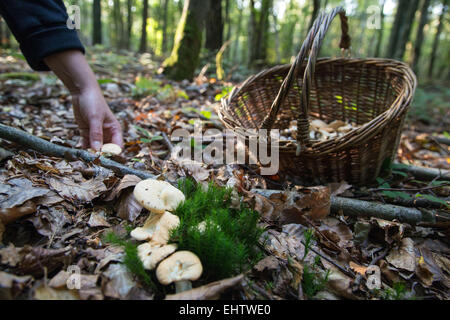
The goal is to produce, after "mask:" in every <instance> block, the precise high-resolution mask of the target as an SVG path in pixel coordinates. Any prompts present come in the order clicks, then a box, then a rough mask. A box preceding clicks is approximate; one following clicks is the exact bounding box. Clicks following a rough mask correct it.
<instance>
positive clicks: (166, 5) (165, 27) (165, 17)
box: [161, 0, 169, 55]
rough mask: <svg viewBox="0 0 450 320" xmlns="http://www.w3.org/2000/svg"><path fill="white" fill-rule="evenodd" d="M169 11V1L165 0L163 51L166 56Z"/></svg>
mask: <svg viewBox="0 0 450 320" xmlns="http://www.w3.org/2000/svg"><path fill="white" fill-rule="evenodd" d="M168 9H169V0H164V5H163V30H162V33H163V34H162V44H161V50H162V54H163V55H164V54H165V53H166V52H167V14H168Z"/></svg>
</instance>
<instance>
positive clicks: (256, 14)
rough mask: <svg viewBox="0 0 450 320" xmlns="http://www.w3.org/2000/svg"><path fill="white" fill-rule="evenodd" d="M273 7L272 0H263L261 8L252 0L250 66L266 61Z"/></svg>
mask: <svg viewBox="0 0 450 320" xmlns="http://www.w3.org/2000/svg"><path fill="white" fill-rule="evenodd" d="M271 7H272V0H261V9H260V10H257V9H256V8H255V1H254V0H250V28H251V34H250V35H251V37H250V55H249V66H250V67H256V66H259V65H263V64H265V62H266V58H267V42H268V35H269V30H268V29H269V12H270V8H271Z"/></svg>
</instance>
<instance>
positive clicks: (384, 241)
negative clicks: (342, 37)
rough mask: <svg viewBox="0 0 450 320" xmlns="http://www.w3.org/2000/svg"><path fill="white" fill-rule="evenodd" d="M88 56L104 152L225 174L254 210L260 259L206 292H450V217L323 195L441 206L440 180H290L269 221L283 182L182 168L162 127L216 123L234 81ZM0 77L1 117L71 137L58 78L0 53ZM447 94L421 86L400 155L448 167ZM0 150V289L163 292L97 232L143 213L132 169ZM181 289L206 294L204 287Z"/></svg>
mask: <svg viewBox="0 0 450 320" xmlns="http://www.w3.org/2000/svg"><path fill="white" fill-rule="evenodd" d="M89 60H90V63H91V65H92V67H93V69H94V71H95V72H96V74H97V76H98V78H99V79H100V81H99V82H100V83H101V87H102V89H103V92H104V95H105V97H106V99H107V101H108V103H109V105H110V107H111V108H112V110H113V112H114V113H115V114H116V116H117V117H118V119H119V121H120V122H121V124H122V126H123V128H124V139H125V149H124V152H123V153H122V154H121V155H120V156H118V157H115V158H114V160H116V161H118V162H121V163H123V164H126V165H127V166H129V167H133V168H135V169H140V170H145V171H148V172H150V173H152V174H155V175H161V176H162V177H164V179H166V180H168V181H176V180H177V179H178V178H180V177H183V176H187V175H188V176H191V177H193V178H194V179H195V180H197V182H200V183H204V182H206V181H211V180H212V181H214V182H216V183H217V184H219V185H227V182H229V181H230V179H233V180H234V184H235V185H237V186H238V187H239V190H240V191H242V193H241V196H242V201H244V202H246V203H249V204H250V205H252V206H253V207H254V209H255V210H256V211H258V212H259V213H260V215H261V225H262V226H263V227H265V229H266V231H265V234H264V235H265V239H266V241H265V242H264V244H263V245H262V249H263V252H264V253H265V258H264V259H262V260H261V261H259V262H258V263H257V264H256V265H255V266H253V268H252V269H251V270H248V271H246V272H244V275H243V277H240V278H232V279H224V281H222V282H220V283H218V284H217V286H216V289H215V291H214V297H217V295H221V296H222V297H226V298H231V299H306V298H307V299H449V298H450V291H449V288H450V247H449V244H450V241H449V239H450V222H440V223H434V224H431V223H419V224H415V225H414V224H408V223H400V222H398V221H388V220H382V219H379V218H374V217H372V218H371V217H354V216H345V215H338V214H329V203H330V195H332V196H341V197H347V198H355V199H362V200H366V201H374V202H377V203H394V204H399V203H400V204H402V205H408V206H410V207H420V206H425V207H428V208H426V209H428V210H431V211H432V212H433V213H437V214H439V213H442V214H445V213H449V212H450V210H449V208H450V207H449V196H450V187H449V185H448V180H447V182H445V181H440V180H439V179H437V180H434V181H431V182H430V181H420V180H418V179H414V177H411V176H408V175H407V174H405V173H403V172H401V171H395V170H394V174H392V175H391V176H389V177H386V178H382V179H381V178H380V179H378V181H377V184H378V185H375V186H367V187H364V188H357V187H354V186H351V185H349V184H347V183H345V182H341V183H337V184H330V185H328V186H319V187H311V188H306V187H305V188H299V187H297V188H292V186H291V190H294V191H295V192H298V193H299V194H304V195H306V196H305V197H304V198H305V199H306V200H304V201H303V202H302V203H297V204H296V205H295V206H294V207H295V216H296V218H295V219H294V220H292V219H291V220H290V221H285V220H283V219H280V217H282V216H283V214H284V213H285V212H287V211H289V212H291V213H292V210H293V205H292V203H288V201H285V200H286V198H285V197H286V195H285V194H284V191H283V190H284V189H286V187H287V184H285V183H283V182H281V181H279V180H277V177H276V176H275V177H272V178H271V179H265V178H263V177H262V176H259V175H258V174H256V173H255V172H254V171H252V170H247V169H246V168H243V167H239V166H236V165H221V166H207V165H204V164H198V165H186V164H183V163H177V162H176V161H175V160H174V159H169V158H170V152H169V147H170V143H168V142H167V140H166V139H165V138H164V134H170V132H171V131H172V130H174V129H175V128H185V129H187V130H189V131H190V132H192V131H193V128H194V127H193V124H194V121H195V120H197V119H198V120H200V121H202V122H203V127H204V128H205V129H206V128H211V127H220V122H219V120H218V118H217V115H216V113H215V112H214V108H215V107H216V106H217V104H218V100H219V98H220V97H221V96H222V95H223V94H224V93H226V90H227V88H229V87H230V86H233V85H235V84H237V83H228V82H220V81H217V80H216V79H215V78H212V77H211V78H207V77H205V76H202V77H198V78H197V79H196V80H195V81H193V82H192V83H191V82H188V81H184V82H171V81H168V80H167V79H165V78H164V77H162V76H159V75H157V69H158V64H157V63H155V62H154V61H152V60H151V58H150V56H148V55H139V56H135V55H131V54H129V55H117V54H113V53H109V52H102V51H99V50H92V51H91V53H90V54H89ZM24 73H26V74H24ZM0 87H1V91H0V122H1V123H2V124H5V125H9V126H12V127H15V128H18V129H22V130H25V131H27V132H28V133H30V134H33V135H35V136H38V137H41V138H44V139H47V140H49V141H51V142H53V143H55V144H60V145H64V146H68V147H76V146H77V142H78V139H79V136H77V126H76V124H75V122H74V117H73V114H72V111H71V108H70V105H71V101H70V96H69V95H68V92H67V90H66V89H65V88H64V87H63V85H62V84H61V82H60V81H59V80H57V78H56V77H55V76H53V75H52V74H49V73H39V74H38V73H33V72H32V71H31V70H30V69H29V67H28V66H27V65H26V62H25V61H23V59H22V58H21V57H20V56H19V55H13V54H6V53H3V54H2V55H0ZM449 91H450V89H449V88H448V87H443V86H436V85H434V86H431V85H428V86H424V87H420V88H419V89H418V91H417V94H416V99H415V103H414V106H413V108H412V110H411V111H410V115H409V117H408V120H407V123H406V125H405V128H404V131H403V135H402V138H401V143H400V148H399V152H398V157H397V162H399V163H404V164H413V165H417V166H425V167H431V168H441V169H446V170H448V169H450V155H449V152H450V147H449V145H448V144H446V142H447V143H448V139H450V137H449V133H448V132H445V130H446V128H447V130H448V128H449V127H450V114H449V107H448V106H449V105H450V92H449ZM0 146H1V148H2V149H3V150H0V151H1V153H0V161H1V163H0V180H1V185H0V214H2V215H11V216H14V215H25V216H23V217H21V218H20V219H17V220H15V221H11V222H10V223H8V224H6V223H5V226H3V229H2V225H1V223H0V239H1V236H2V238H3V241H2V242H3V244H1V243H0V297H1V298H11V299H49V298H53V299H161V298H164V296H161V295H160V294H158V293H155V292H152V289H151V288H149V287H146V286H145V284H143V283H141V282H140V281H139V279H137V278H136V277H135V276H134V275H133V274H131V273H130V271H129V270H128V269H126V268H125V266H124V265H123V264H122V263H121V260H122V258H123V249H122V248H120V247H115V246H112V245H108V244H106V243H104V241H103V240H102V239H103V238H102V237H103V236H104V235H105V234H106V233H107V232H109V231H111V230H112V231H113V232H115V233H118V234H124V233H126V228H128V227H130V226H132V227H137V226H141V225H142V224H143V222H144V221H145V218H146V216H147V214H146V211H145V210H142V208H141V207H140V206H139V205H136V202H135V201H134V200H133V194H132V188H133V186H134V185H135V184H136V183H137V180H136V179H131V178H130V177H129V176H125V177H120V176H119V175H117V174H115V173H114V172H112V171H111V170H108V169H102V170H99V169H98V167H97V165H93V164H87V163H84V162H82V161H80V160H76V159H71V160H65V159H58V158H52V157H48V156H44V155H42V154H39V153H36V152H33V151H30V150H24V149H23V148H21V147H20V146H19V145H17V144H14V143H10V142H7V141H5V140H2V141H1V145H0ZM5 150H8V151H5ZM256 188H259V189H278V190H279V191H278V192H279V193H278V195H277V196H275V197H270V198H266V197H262V196H260V195H257V194H255V193H253V192H252V191H251V190H252V189H256ZM380 189H381V190H380ZM386 189H388V190H386ZM308 194H309V195H311V194H312V195H313V196H307V195H308ZM314 197H317V198H314ZM317 199H320V200H317ZM417 199H421V200H423V201H422V202H420V201H415V200H417ZM324 204H325V205H327V204H328V207H327V209H326V210H327V212H326V216H325V217H322V218H320V219H317V220H313V218H314V214H315V213H316V212H319V211H320V212H322V211H321V210H323V206H324ZM0 220H1V219H0ZM310 231H314V232H310ZM305 245H306V246H305ZM305 248H306V250H305ZM73 265H76V266H77V267H78V268H79V270H81V274H82V282H81V289H80V290H69V289H68V288H67V287H66V280H67V279H68V277H69V275H70V274H69V272H67V270H68V267H69V266H73ZM373 266H377V267H378V268H376V267H375V268H374V267H373ZM236 276H238V274H236ZM378 279H379V280H378ZM377 281H378V283H377ZM194 286H197V285H196V284H195V283H194ZM200 288H203V287H200ZM171 290H172V289H170V290H168V291H171ZM188 297H189V298H192V299H208V298H213V296H211V293H208V291H207V290H202V289H200V290H197V291H195V292H191V293H189V295H188Z"/></svg>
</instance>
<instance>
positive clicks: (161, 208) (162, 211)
mask: <svg viewBox="0 0 450 320" xmlns="http://www.w3.org/2000/svg"><path fill="white" fill-rule="evenodd" d="M121 152H122V148H121V147H120V146H118V145H116V144H114V143H107V144H104V145H103V147H102V150H101V154H102V155H103V156H106V157H109V156H113V155H119V154H120V153H121ZM133 194H134V197H135V198H136V201H138V202H139V203H140V204H141V205H142V206H143V207H144V208H145V209H147V210H148V211H150V215H149V216H148V218H147V220H146V221H145V223H144V225H143V226H142V227H138V228H136V229H134V230H133V231H131V237H133V238H134V239H136V240H139V241H146V242H145V243H143V244H141V245H139V246H138V256H139V259H141V261H142V263H143V265H144V268H145V269H147V270H154V269H155V268H156V277H157V278H158V281H159V282H160V283H161V284H163V285H169V284H171V283H174V284H175V289H176V292H177V293H178V292H182V291H186V290H189V289H191V288H192V284H191V281H195V280H197V279H199V278H200V276H201V275H202V272H203V266H202V263H201V261H200V259H199V258H198V257H197V256H196V255H195V254H194V253H192V252H190V251H177V252H176V250H177V245H176V244H169V243H168V241H169V237H170V231H171V230H172V229H175V228H177V227H178V225H179V224H180V218H178V216H176V215H174V214H172V213H170V211H173V210H175V209H176V207H177V206H178V205H179V204H180V203H181V202H183V201H184V200H185V197H184V194H183V192H181V191H180V190H178V189H177V188H175V187H174V186H172V185H171V184H170V183H168V182H166V181H160V180H155V179H147V180H142V181H140V182H139V183H138V184H137V185H136V186H135V188H134V191H133ZM205 227H206V223H203V224H200V225H199V226H198V228H199V230H204V229H205Z"/></svg>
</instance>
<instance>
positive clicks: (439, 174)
mask: <svg viewBox="0 0 450 320" xmlns="http://www.w3.org/2000/svg"><path fill="white" fill-rule="evenodd" d="M395 170H399V171H404V172H406V173H409V174H411V175H412V176H414V177H416V178H417V179H419V180H422V181H432V180H434V179H439V180H446V181H450V171H449V170H444V169H433V168H424V167H416V166H405V167H403V166H402V167H400V168H396V169H395Z"/></svg>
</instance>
